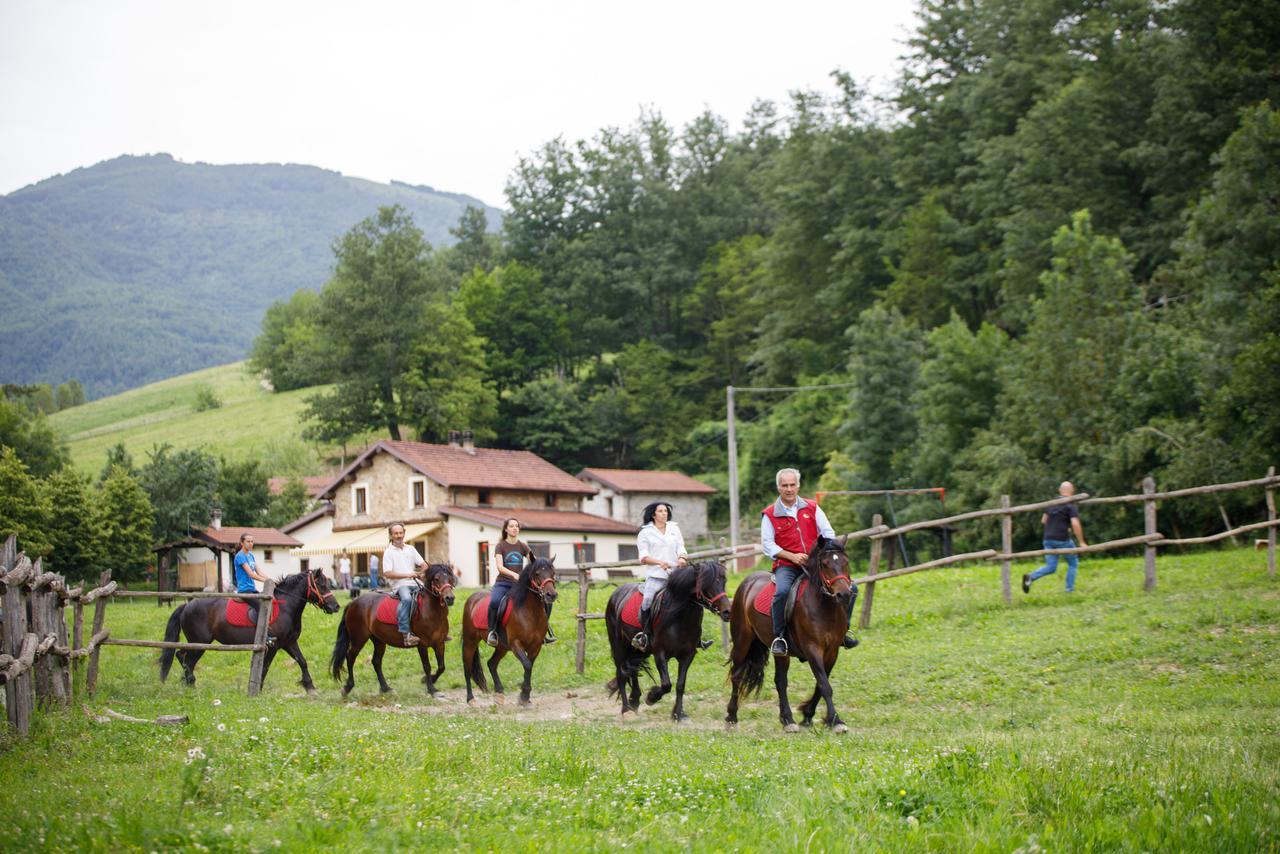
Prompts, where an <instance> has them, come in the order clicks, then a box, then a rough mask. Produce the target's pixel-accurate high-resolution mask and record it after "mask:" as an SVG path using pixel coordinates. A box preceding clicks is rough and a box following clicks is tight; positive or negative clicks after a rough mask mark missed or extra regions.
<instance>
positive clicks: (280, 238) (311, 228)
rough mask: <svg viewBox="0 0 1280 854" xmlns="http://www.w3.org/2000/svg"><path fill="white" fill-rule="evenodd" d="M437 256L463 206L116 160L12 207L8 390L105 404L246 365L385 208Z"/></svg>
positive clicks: (349, 183) (0, 219)
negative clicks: (279, 303)
mask: <svg viewBox="0 0 1280 854" xmlns="http://www.w3.org/2000/svg"><path fill="white" fill-rule="evenodd" d="M389 204H399V205H401V206H403V207H404V208H405V209H406V210H408V211H409V212H410V213H412V214H413V217H414V221H415V222H416V223H417V225H418V227H419V228H421V229H422V231H423V233H424V234H425V235H426V237H427V240H429V241H430V242H431V244H432V245H433V246H437V247H439V246H445V245H448V244H449V243H451V242H452V238H451V237H450V235H449V232H448V230H449V228H450V227H451V226H453V225H455V224H456V223H457V221H458V218H459V216H461V214H462V212H463V211H464V209H465V208H466V206H467V205H476V206H480V207H484V208H485V212H486V214H487V215H488V218H489V223H490V227H491V228H495V229H496V228H497V227H498V226H499V225H500V223H501V217H502V212H501V211H499V210H498V209H496V208H491V207H487V206H484V205H483V204H482V203H481V202H479V201H478V200H476V199H473V198H471V197H469V196H463V195H457V194H453V193H443V192H440V191H437V190H433V189H432V188H430V187H421V186H411V185H409V184H402V183H398V182H392V183H391V184H389V185H388V184H378V183H375V182H372V181H364V180H361V179H358V178H348V177H345V176H343V175H341V174H339V173H337V172H331V171H328V170H324V169H319V168H316V167H314V166H297V165H274V164H269V165H244V166H211V165H208V164H203V163H195V164H192V163H180V162H178V161H177V160H174V159H173V158H172V157H171V156H169V155H167V154H156V155H148V156H144V157H133V156H126V157H118V158H116V159H114V160H109V161H106V162H103V163H99V164H97V165H96V166H90V167H87V168H84V169H77V170H75V171H73V172H70V173H68V174H66V175H59V176H57V177H54V178H49V179H48V180H45V181H41V182H40V183H38V184H34V185H32V186H29V187H24V188H23V189H21V190H17V191H15V192H13V193H10V194H9V195H7V196H0V381H3V382H18V383H32V382H48V383H51V384H57V383H60V382H64V381H65V380H67V379H70V378H75V379H78V380H79V381H80V382H81V383H82V384H83V385H84V387H85V390H86V393H87V394H88V395H89V396H90V397H101V396H103V395H107V394H112V393H115V392H119V391H123V390H125V389H129V388H134V387H136V386H140V385H144V384H146V383H150V382H154V381H155V380H158V379H163V378H165V377H170V376H175V375H177V374H182V373H185V372H187V371H192V370H196V369H199V368H203V367H208V366H210V365H219V364H224V363H226V362H232V361H235V360H237V359H241V358H243V357H244V356H245V355H246V354H247V353H248V351H249V346H250V343H251V342H252V340H253V338H254V336H255V335H257V334H258V331H259V324H260V321H261V319H262V315H263V312H264V311H265V310H266V308H267V306H268V305H270V304H271V303H272V302H274V301H275V300H278V299H282V298H286V297H288V296H289V295H290V294H292V293H293V292H294V291H296V290H298V289H299V288H316V289H318V288H319V287H320V285H321V284H323V283H324V282H325V280H326V279H327V278H328V277H329V275H330V273H331V271H332V268H333V253H332V250H331V248H330V247H331V246H332V244H333V241H334V239H335V238H337V237H338V236H339V235H341V234H342V233H344V232H345V231H347V230H348V229H350V228H351V226H353V225H355V224H356V223H357V222H359V221H360V220H362V219H364V218H365V217H367V216H369V215H370V214H372V213H374V212H375V211H376V210H377V209H378V207H379V206H380V205H389Z"/></svg>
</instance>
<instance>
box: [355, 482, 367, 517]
mask: <svg viewBox="0 0 1280 854" xmlns="http://www.w3.org/2000/svg"><path fill="white" fill-rule="evenodd" d="M353 500H354V502H355V507H354V512H355V514H356V515H357V516H360V515H363V514H365V513H368V512H369V490H368V488H366V487H363V486H357V487H356V488H355V492H354V494H353Z"/></svg>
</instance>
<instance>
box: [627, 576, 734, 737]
mask: <svg viewBox="0 0 1280 854" xmlns="http://www.w3.org/2000/svg"><path fill="white" fill-rule="evenodd" d="M639 589H640V585H638V584H624V585H622V586H621V587H619V588H618V589H617V590H615V591H613V595H612V596H610V597H609V604H608V605H606V606H605V609H604V621H605V628H606V630H607V631H608V633H609V649H610V651H611V652H612V653H613V669H614V673H615V675H616V678H615V681H614V682H611V683H610V686H611V687H610V692H611V693H612V692H613V691H617V693H618V695H619V696H621V698H622V713H623V714H624V715H625V714H626V713H627V712H629V711H635V710H636V709H639V708H640V679H639V674H640V671H641V670H645V669H647V667H646V663H645V659H647V658H648V657H649V654H650V653H652V654H653V663H654V664H655V665H656V666H657V668H658V674H659V676H661V677H662V684H660V685H654V686H653V687H652V688H650V689H649V691H648V693H647V694H645V698H644V701H645V702H646V703H647V704H649V705H651V706H652V705H653V704H654V703H656V702H658V701H659V700H661V699H662V698H663V697H664V696H666V694H667V693H668V692H669V691H670V690H671V674H670V672H668V667H667V662H668V661H670V660H671V659H673V658H674V659H675V660H676V662H677V663H678V664H679V667H680V670H679V673H678V675H677V677H676V705H675V708H673V709H672V710H671V717H672V718H673V719H674V720H675V721H677V722H680V721H687V720H688V719H689V716H688V715H686V714H685V713H684V682H685V678H686V677H687V676H688V675H689V665H690V664H692V663H693V657H694V655H696V654H697V652H698V650H699V649H700V648H701V643H700V641H701V640H702V612H703V609H706V610H708V611H710V612H712V613H713V614H715V615H717V616H718V617H719V618H720V619H721V620H724V621H725V622H728V621H729V596H728V594H726V593H725V592H724V567H723V566H721V565H720V563H718V562H717V561H714V560H709V561H704V562H703V563H698V564H694V565H692V566H682V567H680V568H679V569H675V570H672V572H671V575H670V577H669V578H668V579H667V588H666V591H665V592H664V593H663V594H662V596H663V599H662V603H661V610H660V611H659V612H658V614H657V616H656V618H655V620H654V628H653V635H652V637H651V638H650V640H649V649H648V650H647V651H646V652H641V651H640V650H638V649H636V648H635V647H633V646H632V645H631V638H633V637H634V636H635V634H636V632H638V631H640V630H639V629H638V628H635V627H633V626H629V625H627V624H626V623H624V622H623V621H622V612H623V609H624V608H625V607H626V604H627V600H628V599H630V598H631V596H632V594H633V593H636V592H637V591H638V590H639ZM628 686H629V687H630V691H631V693H630V697H628V695H627V689H628Z"/></svg>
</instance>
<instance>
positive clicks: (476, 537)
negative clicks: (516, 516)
mask: <svg viewBox="0 0 1280 854" xmlns="http://www.w3.org/2000/svg"><path fill="white" fill-rule="evenodd" d="M448 528H449V561H450V562H451V563H452V564H453V565H454V567H456V568H457V570H458V572H459V574H460V575H461V579H460V580H461V586H463V587H479V586H480V559H479V556H480V543H482V542H487V543H488V544H489V555H490V562H489V580H490V583H492V581H493V576H494V575H495V571H494V569H493V558H492V555H493V550H494V548H495V547H496V546H497V544H498V541H499V539H500V538H501V535H500V533H499V531H498V526H497V525H488V524H482V523H479V522H473V521H471V520H470V519H462V518H460V517H457V516H451V517H450V518H449V524H448ZM520 539H522V540H524V541H525V542H526V543H536V542H545V543H549V544H550V548H551V555H552V556H553V557H554V558H555V561H556V566H557V567H558V568H560V569H568V568H570V567H572V566H573V565H574V559H573V554H574V544H575V543H582V542H587V543H594V544H595V547H596V557H595V559H596V561H597V562H606V561H616V560H619V557H618V546H619V545H629V546H634V545H635V542H636V539H635V537H634V536H632V535H630V534H596V533H586V534H584V533H582V532H576V531H541V530H538V529H537V528H526V529H524V530H523V531H522V532H521V533H520ZM606 576H607V573H606V571H605V570H603V569H598V570H595V571H593V572H592V578H594V579H597V580H603V579H604V578H605V577H606Z"/></svg>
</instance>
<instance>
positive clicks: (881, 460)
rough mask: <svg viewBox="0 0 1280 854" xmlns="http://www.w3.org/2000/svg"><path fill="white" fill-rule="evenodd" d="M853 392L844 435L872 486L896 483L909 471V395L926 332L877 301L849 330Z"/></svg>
mask: <svg viewBox="0 0 1280 854" xmlns="http://www.w3.org/2000/svg"><path fill="white" fill-rule="evenodd" d="M847 338H848V342H849V354H850V355H849V374H850V379H851V380H852V381H853V383H854V388H853V392H852V394H850V396H849V409H848V416H847V417H846V419H845V423H844V428H843V431H842V432H843V434H844V437H845V439H846V441H847V443H848V449H849V456H850V457H852V458H853V460H854V462H855V463H856V464H857V465H858V466H859V468H861V469H862V470H863V471H865V472H866V475H867V478H868V480H869V481H870V483H869V484H868V487H869V488H874V489H882V488H888V487H892V486H894V485H895V484H896V483H897V482H898V480H899V479H900V478H901V477H902V476H905V474H906V473H907V472H908V471H909V468H910V465H909V462H910V461H909V459H908V453H909V451H910V449H911V447H912V445H913V443H914V442H915V437H916V429H917V422H916V415H915V411H914V409H913V407H912V406H911V396H912V394H913V393H914V392H915V389H916V376H917V373H918V372H919V370H920V362H921V360H922V359H923V358H924V335H923V333H921V331H920V329H919V328H918V327H917V326H916V325H915V324H914V323H912V322H911V321H909V320H907V319H906V318H905V317H903V316H902V313H901V312H899V311H898V310H897V309H886V308H884V307H883V306H882V305H880V304H878V303H877V304H876V305H874V306H872V307H871V308H869V309H867V310H866V311H864V312H862V314H861V315H860V316H859V317H858V322H857V324H855V325H854V326H852V327H851V328H850V329H849V333H848V336H847Z"/></svg>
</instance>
